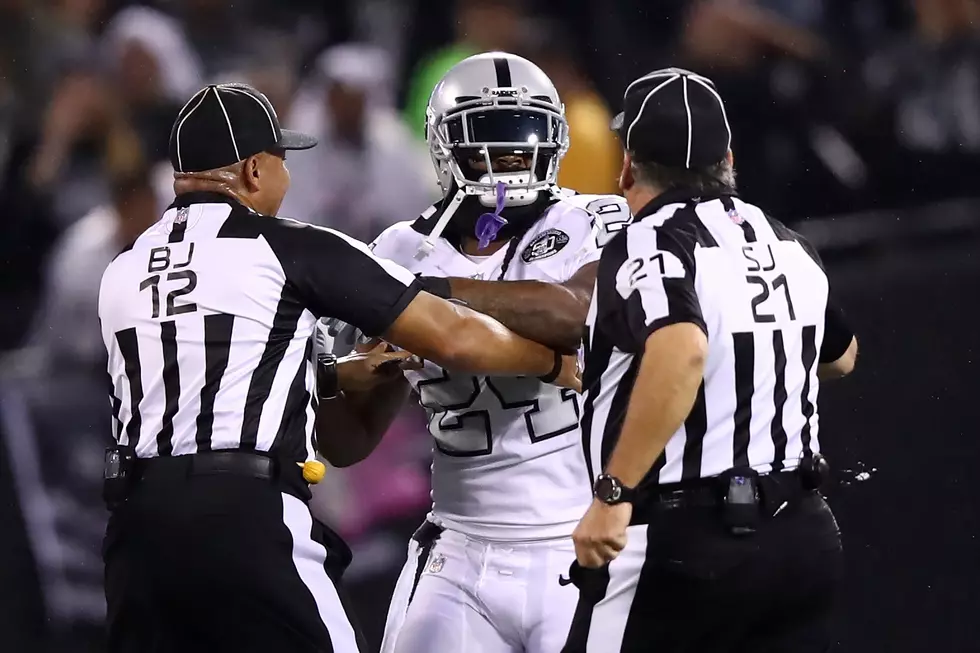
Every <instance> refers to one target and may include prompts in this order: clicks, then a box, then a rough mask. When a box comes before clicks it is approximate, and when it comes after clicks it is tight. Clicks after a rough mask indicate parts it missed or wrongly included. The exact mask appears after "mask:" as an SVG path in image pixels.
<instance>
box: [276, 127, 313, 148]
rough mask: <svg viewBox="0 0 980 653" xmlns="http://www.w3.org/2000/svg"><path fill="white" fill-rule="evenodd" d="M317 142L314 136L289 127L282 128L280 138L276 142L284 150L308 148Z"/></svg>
mask: <svg viewBox="0 0 980 653" xmlns="http://www.w3.org/2000/svg"><path fill="white" fill-rule="evenodd" d="M316 144H317V140H316V138H315V137H313V136H310V135H308V134H304V133H302V132H295V131H293V130H291V129H283V130H282V139H281V140H280V141H279V143H278V144H277V145H278V147H281V148H282V149H284V150H308V149H310V148H311V147H313V146H314V145H316Z"/></svg>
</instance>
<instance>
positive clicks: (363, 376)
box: [337, 341, 422, 392]
mask: <svg viewBox="0 0 980 653" xmlns="http://www.w3.org/2000/svg"><path fill="white" fill-rule="evenodd" d="M420 367H422V361H421V360H419V359H418V358H416V357H415V356H413V355H412V353H411V352H407V351H396V350H394V349H392V348H391V345H389V344H388V343H387V342H384V341H377V343H374V344H373V346H372V347H371V348H370V349H367V351H358V352H357V353H354V354H351V355H350V356H344V357H343V358H341V359H339V360H338V361H337V380H338V382H339V385H340V389H341V390H343V391H346V392H365V391H368V390H371V389H372V388H374V387H376V386H379V385H381V384H382V383H389V382H391V381H394V380H396V379H400V378H402V372H403V371H404V370H411V369H419V368H420Z"/></svg>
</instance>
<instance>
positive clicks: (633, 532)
mask: <svg viewBox="0 0 980 653" xmlns="http://www.w3.org/2000/svg"><path fill="white" fill-rule="evenodd" d="M647 528H648V526H646V525H639V526H630V527H629V528H627V529H626V535H627V538H628V539H627V542H626V548H624V549H623V550H622V551H620V553H619V555H618V556H617V557H616V559H615V560H613V561H612V562H610V563H609V585H608V586H607V588H606V594H605V596H604V597H603V599H602V600H601V601H599V603H598V604H596V606H595V607H594V608H593V610H592V620H591V623H590V626H589V640H588V643H587V644H586V648H585V651H587V653H613V652H615V651H619V650H620V648H621V647H622V645H623V636H624V635H625V633H626V621H627V620H628V619H629V615H630V607H631V606H632V605H633V597H634V596H635V595H636V588H637V585H638V584H639V581H640V571H641V570H642V569H643V563H644V562H646V556H647ZM576 650H581V649H576Z"/></svg>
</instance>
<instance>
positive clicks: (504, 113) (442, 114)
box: [425, 52, 568, 238]
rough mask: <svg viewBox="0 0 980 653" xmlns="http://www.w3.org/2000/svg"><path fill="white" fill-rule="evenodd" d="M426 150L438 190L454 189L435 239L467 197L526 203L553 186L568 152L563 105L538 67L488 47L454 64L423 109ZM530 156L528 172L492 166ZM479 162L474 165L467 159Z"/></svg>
mask: <svg viewBox="0 0 980 653" xmlns="http://www.w3.org/2000/svg"><path fill="white" fill-rule="evenodd" d="M425 113H426V124H425V133H426V139H427V140H428V144H429V154H430V155H431V157H432V164H433V166H435V169H436V174H437V175H438V177H439V185H440V186H441V187H442V190H443V192H444V193H447V194H448V193H449V192H451V191H452V189H453V188H456V189H457V193H456V196H455V197H454V198H452V202H451V205H452V206H451V207H450V208H449V209H448V210H447V211H445V212H444V214H443V216H442V218H441V219H440V221H439V224H437V226H436V227H435V229H434V230H433V234H432V236H431V237H432V238H438V236H439V235H440V234H441V232H442V230H443V229H444V228H445V225H446V224H447V223H448V221H449V219H450V218H451V216H452V213H454V212H455V208H457V207H458V205H459V204H460V203H461V202H462V201H463V199H464V198H465V197H466V196H467V195H475V196H477V197H478V198H479V200H480V203H481V204H482V205H483V206H486V207H494V206H495V205H496V204H497V203H498V199H500V198H498V193H497V185H498V183H502V184H504V192H503V202H504V206H527V205H529V204H532V203H534V201H535V200H536V199H537V198H538V193H540V192H542V191H550V190H552V189H554V187H555V184H556V182H557V179H558V165H559V163H560V162H561V159H562V157H563V156H564V155H565V152H567V151H568V123H567V122H566V120H565V107H564V105H562V103H561V99H560V98H559V97H558V91H557V90H556V89H555V85H554V84H553V83H552V81H551V80H550V79H549V78H548V76H547V75H545V73H544V71H542V70H541V69H540V68H538V67H537V66H536V65H534V64H533V63H531V62H530V61H528V60H527V59H524V58H523V57H518V56H517V55H514V54H509V53H506V52H486V53H483V54H477V55H474V56H472V57H468V58H466V59H464V60H463V61H461V62H459V63H458V64H456V65H455V66H453V67H452V68H451V69H450V70H449V72H448V73H446V75H445V76H444V77H443V78H442V79H441V80H440V81H439V83H438V84H436V86H435V88H434V89H433V90H432V95H431V96H429V105H428V107H427V108H426V112H425ZM514 154H516V155H523V156H528V157H530V160H531V161H530V166H529V168H528V169H526V170H519V171H514V172H502V171H501V172H494V170H493V166H492V164H491V162H492V160H493V159H494V158H495V157H499V156H502V155H514ZM474 160H476V161H482V162H483V163H484V165H483V166H473V165H472V164H471V162H472V161H474Z"/></svg>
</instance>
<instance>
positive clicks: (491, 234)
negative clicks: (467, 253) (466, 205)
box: [476, 181, 507, 249]
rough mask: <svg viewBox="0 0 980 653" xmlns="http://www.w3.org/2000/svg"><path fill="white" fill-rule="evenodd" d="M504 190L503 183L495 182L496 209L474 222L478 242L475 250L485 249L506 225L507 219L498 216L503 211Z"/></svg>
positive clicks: (505, 187) (504, 185)
mask: <svg viewBox="0 0 980 653" xmlns="http://www.w3.org/2000/svg"><path fill="white" fill-rule="evenodd" d="M506 189H507V186H506V184H504V182H502V181H498V182H497V208H496V209H494V211H493V213H484V214H483V215H481V216H480V219H479V220H477V221H476V237H477V239H478V241H479V243H478V245H477V249H486V248H487V246H489V245H490V243H491V242H493V239H494V238H496V237H497V234H498V233H500V230H501V228H503V226H504V225H505V224H507V219H506V218H504V217H503V216H501V215H500V212H501V211H502V210H503V209H504V192H505V191H506Z"/></svg>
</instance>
